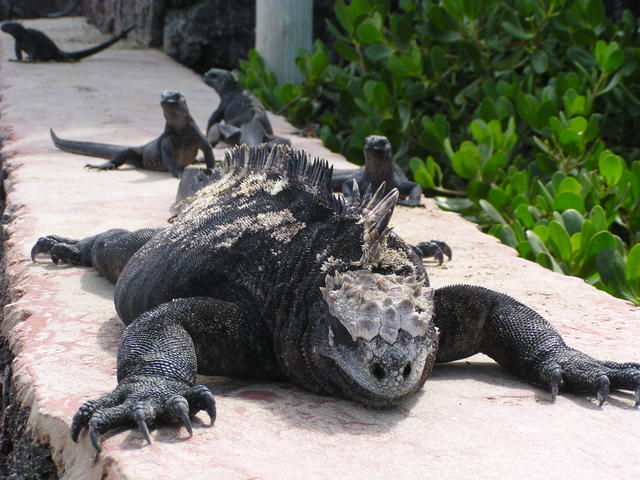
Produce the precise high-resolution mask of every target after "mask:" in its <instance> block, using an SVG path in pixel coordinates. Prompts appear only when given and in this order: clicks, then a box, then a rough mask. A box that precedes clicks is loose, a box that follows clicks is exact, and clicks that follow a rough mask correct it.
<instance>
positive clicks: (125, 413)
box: [71, 376, 216, 452]
mask: <svg viewBox="0 0 640 480" xmlns="http://www.w3.org/2000/svg"><path fill="white" fill-rule="evenodd" d="M200 410H204V411H205V412H207V414H208V415H209V418H210V419H211V424H212V425H213V423H214V422H215V419H216V402H215V399H214V398H213V394H212V393H211V391H210V390H209V389H208V388H207V387H205V386H204V385H195V386H191V385H188V384H187V383H185V382H182V381H178V380H172V379H167V378H165V377H148V376H139V377H134V378H131V379H127V380H124V381H123V382H122V383H120V384H119V385H118V386H117V387H116V388H115V390H114V391H113V392H111V393H108V394H106V395H103V396H102V397H100V398H99V399H98V400H89V401H88V402H86V403H84V404H83V405H82V406H81V407H80V408H79V409H78V411H77V413H76V414H75V415H74V417H73V421H72V422H71V438H72V440H73V441H74V442H77V441H78V437H79V435H80V431H81V430H82V429H83V428H85V427H86V428H88V430H89V438H90V439H91V444H92V445H93V447H94V448H95V449H96V450H97V451H98V452H100V450H101V442H100V435H102V434H103V433H105V432H106V431H108V430H111V429H114V428H117V427H125V426H132V425H137V426H138V429H139V430H140V432H141V433H142V436H143V437H144V439H145V440H146V441H147V443H151V436H150V435H149V425H153V424H154V423H155V422H156V421H158V420H160V421H168V422H173V423H179V424H181V425H183V426H184V427H185V428H186V429H187V432H188V433H189V436H191V435H193V427H192V425H191V420H190V418H189V416H190V415H193V414H195V413H196V412H198V411H200Z"/></svg>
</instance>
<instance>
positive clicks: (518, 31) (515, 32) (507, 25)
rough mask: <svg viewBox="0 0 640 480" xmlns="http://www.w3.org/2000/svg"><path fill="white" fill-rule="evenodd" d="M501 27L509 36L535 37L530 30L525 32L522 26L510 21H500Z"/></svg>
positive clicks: (529, 38) (526, 38)
mask: <svg viewBox="0 0 640 480" xmlns="http://www.w3.org/2000/svg"><path fill="white" fill-rule="evenodd" d="M502 28H504V29H505V31H506V32H507V33H508V34H510V35H511V36H513V37H515V38H517V39H519V40H531V39H533V38H535V34H533V33H530V32H525V31H524V30H522V27H520V26H516V25H514V24H513V23H511V22H507V21H504V22H502Z"/></svg>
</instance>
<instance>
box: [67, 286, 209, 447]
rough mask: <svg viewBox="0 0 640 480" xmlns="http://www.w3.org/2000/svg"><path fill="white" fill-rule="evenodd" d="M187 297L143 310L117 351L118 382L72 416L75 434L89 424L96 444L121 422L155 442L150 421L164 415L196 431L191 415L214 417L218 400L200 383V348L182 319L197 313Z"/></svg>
mask: <svg viewBox="0 0 640 480" xmlns="http://www.w3.org/2000/svg"><path fill="white" fill-rule="evenodd" d="M186 300H187V299H183V300H181V301H175V302H171V303H167V304H163V305H160V306H159V307H156V308H155V309H153V310H151V311H149V312H146V313H144V314H142V315H141V316H140V317H138V318H137V319H136V320H135V321H134V322H133V323H132V324H130V325H129V326H128V327H127V328H126V330H125V331H124V334H123V337H122V342H121V344H120V348H119V351H118V386H117V387H116V389H115V390H114V391H113V392H111V393H108V394H106V395H103V396H102V397H101V398H99V399H98V400H90V401H88V402H86V403H85V404H84V405H82V407H80V409H79V410H78V412H77V413H76V414H75V416H74V417H73V421H72V425H71V437H72V439H73V440H74V441H77V440H78V437H79V434H80V431H81V430H82V429H83V428H84V427H87V428H88V430H89V437H90V439H91V443H92V444H93V446H94V448H95V449H96V450H97V451H98V452H99V451H100V438H99V437H100V435H101V434H102V433H104V432H106V431H107V430H110V429H113V428H116V427H118V426H126V425H138V427H139V429H140V431H141V432H142V434H143V436H144V438H145V439H146V440H147V442H149V443H151V438H150V436H149V429H148V425H149V424H153V423H155V422H156V421H157V420H159V419H163V420H168V421H179V422H181V423H182V424H183V425H184V426H185V427H186V428H187V430H188V432H189V435H191V434H192V427H191V421H190V420H189V414H194V413H196V412H197V411H199V410H206V411H207V413H208V414H209V417H210V418H211V422H212V423H213V421H214V420H215V412H216V410H215V400H214V399H213V395H212V394H211V392H210V391H209V389H208V388H206V387H204V386H202V385H195V379H196V364H197V362H196V352H195V347H194V344H193V341H192V339H191V336H190V335H189V333H188V332H187V330H186V329H185V326H184V325H183V320H184V318H183V317H187V321H188V318H189V316H190V315H193V314H194V313H195V314H196V315H197V312H193V311H192V309H191V308H190V306H189V302H188V301H186Z"/></svg>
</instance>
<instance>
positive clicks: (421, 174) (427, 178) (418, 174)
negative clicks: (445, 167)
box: [413, 168, 435, 188]
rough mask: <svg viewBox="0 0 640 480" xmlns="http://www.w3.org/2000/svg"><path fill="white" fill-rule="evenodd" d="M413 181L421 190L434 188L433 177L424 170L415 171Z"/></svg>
mask: <svg viewBox="0 0 640 480" xmlns="http://www.w3.org/2000/svg"><path fill="white" fill-rule="evenodd" d="M413 179H414V180H415V181H416V182H417V183H418V184H419V185H420V186H421V187H422V188H433V187H434V186H435V184H434V182H433V177H432V176H431V174H430V173H429V172H428V171H427V170H426V169H425V168H420V169H418V170H416V171H415V172H414V174H413Z"/></svg>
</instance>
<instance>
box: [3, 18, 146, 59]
mask: <svg viewBox="0 0 640 480" xmlns="http://www.w3.org/2000/svg"><path fill="white" fill-rule="evenodd" d="M0 28H1V29H2V31H3V32H5V33H8V34H9V35H11V36H13V38H14V39H15V47H14V48H15V53H16V61H19V62H20V61H22V52H25V53H26V54H27V58H26V61H29V62H49V61H54V62H73V61H76V60H80V59H82V58H85V57H88V56H89V55H93V54H95V53H98V52H101V51H102V50H104V49H105V48H108V47H110V46H111V45H113V44H114V43H116V42H117V41H118V40H121V39H123V38H124V37H126V36H127V34H128V33H129V32H130V31H131V30H133V28H134V27H133V26H132V27H129V28H126V29H124V30H123V31H122V32H120V33H119V34H118V35H115V36H113V37H111V38H110V39H109V40H106V41H105V42H102V43H100V44H99V45H96V46H94V47H90V48H85V49H84V50H77V51H75V52H65V51H64V50H60V48H58V46H57V45H56V44H55V42H54V41H53V40H51V39H50V38H49V37H48V36H47V35H46V34H45V33H43V32H41V31H40V30H36V29H34V28H25V27H23V26H22V25H21V24H20V23H16V22H5V23H3V24H2V27H0Z"/></svg>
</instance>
